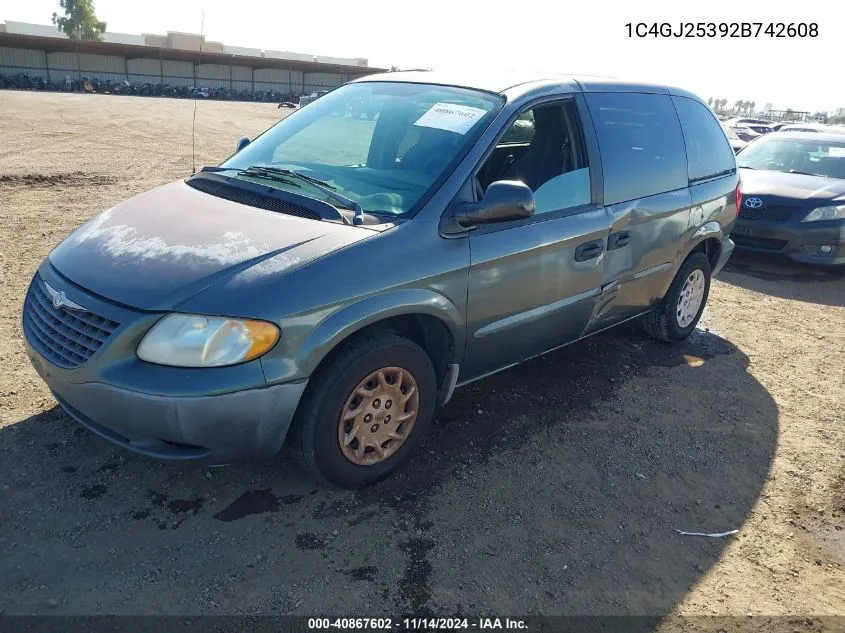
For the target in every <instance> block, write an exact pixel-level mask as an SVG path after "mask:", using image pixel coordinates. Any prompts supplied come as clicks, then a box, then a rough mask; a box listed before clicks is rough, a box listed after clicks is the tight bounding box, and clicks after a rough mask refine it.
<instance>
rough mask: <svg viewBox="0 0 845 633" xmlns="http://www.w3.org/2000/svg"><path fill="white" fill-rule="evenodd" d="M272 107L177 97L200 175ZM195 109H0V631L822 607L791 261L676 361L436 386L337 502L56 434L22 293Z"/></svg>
mask: <svg viewBox="0 0 845 633" xmlns="http://www.w3.org/2000/svg"><path fill="white" fill-rule="evenodd" d="M281 112H283V111H281V110H277V109H276V107H275V105H273V104H255V103H222V102H201V103H199V106H198V109H197V115H196V131H197V135H196V153H197V164H198V165H202V164H208V163H216V162H219V161H220V160H222V159H223V158H225V157H226V156H227V155H228V154H230V153H231V152H232V150H233V148H234V145H235V142H236V140H237V139H238V138H239V137H240V136H242V135H243V134H247V135H250V136H252V135H255V134H257V133H258V132H260V131H261V130H263V129H264V128H266V127H267V126H269V125H270V124H271V123H273V122H274V121H276V120H277V119H278V118H279V116H280V113H281ZM192 113H193V104H192V102H190V101H182V100H165V99H152V98H140V97H112V96H105V95H102V96H101V95H77V94H46V93H24V92H8V91H7V92H2V93H0V214H2V243H0V275H2V276H1V277H0V283H2V297H3V301H2V306H1V308H2V309H0V367H2V372H0V613H2V612H4V611H5V613H6V614H22V613H37V614H42V613H45V614H46V613H49V614H98V613H103V614H105V613H109V614H152V613H167V614H223V613H226V614H267V613H275V614H308V615H323V614H326V613H332V614H338V615H370V616H376V615H391V616H394V617H396V616H398V615H400V614H405V613H410V612H414V613H428V614H439V615H454V614H458V613H476V614H478V613H480V614H492V615H496V614H502V615H504V614H602V615H611V614H667V613H672V614H686V615H690V614H722V615H739V616H743V617H744V616H746V615H747V614H768V615H786V614H800V615H802V616H819V615H825V614H827V615H831V614H841V615H845V412H844V411H845V409H843V396H845V386H843V384H844V383H845V279H842V278H837V277H834V276H832V275H830V274H828V273H826V272H822V271H818V270H814V269H811V268H807V267H799V266H796V265H788V264H782V263H779V262H772V261H768V260H766V259H761V258H756V257H748V256H744V257H739V256H738V257H736V258H735V259H734V260H733V261H732V262H731V264H730V265H729V266H728V268H727V269H726V270H725V271H724V272H723V273H722V274H721V276H720V277H719V279H718V280H717V281H715V282H714V284H713V287H712V290H711V296H710V303H709V307H708V309H707V312H706V313H705V318H704V320H703V322H702V326H701V328H700V329H699V330H698V331H696V333H695V334H694V335H693V336H692V337H691V338H690V339H689V340H688V341H687V342H686V343H684V344H682V345H680V346H677V347H673V346H668V345H663V344H658V343H656V342H654V341H651V340H649V339H647V338H645V336H644V335H641V334H640V333H639V332H638V331H637V330H636V329H635V328H624V329H621V330H619V331H616V332H613V333H608V334H604V335H600V336H597V337H594V338H592V339H590V340H588V341H586V342H582V343H579V344H576V345H574V346H571V347H569V348H567V349H565V350H563V351H561V352H558V353H554V354H550V355H548V356H546V357H544V358H541V359H537V360H535V361H533V362H530V363H528V364H526V365H523V366H521V367H517V368H514V369H511V370H509V371H507V372H504V373H501V374H499V375H497V376H495V377H493V378H490V379H487V380H484V381H482V382H478V383H475V384H474V385H471V386H469V387H467V388H465V389H463V390H460V391H458V392H457V394H456V395H455V398H454V399H453V401H452V402H451V403H450V404H449V405H448V406H447V407H446V408H445V409H443V410H442V411H440V412H439V413H438V415H437V423H436V424H435V428H434V431H433V433H432V435H431V436H430V438H429V440H428V442H427V444H426V445H425V447H424V450H423V451H422V452H421V453H420V454H419V455H417V456H416V457H415V458H414V459H413V460H412V463H411V464H410V465H409V466H408V467H407V468H405V469H404V470H403V471H402V472H401V474H400V475H398V476H396V477H394V478H393V479H391V480H389V481H386V482H383V483H381V484H379V485H377V486H375V487H372V488H370V489H367V490H364V491H361V492H343V491H334V490H326V489H322V488H319V487H317V486H315V485H314V484H313V483H312V482H311V481H310V480H308V479H307V478H306V476H305V475H304V474H302V473H301V472H300V471H299V470H298V469H297V468H296V467H294V466H293V465H291V464H289V463H286V462H284V461H281V460H280V461H279V462H277V463H265V464H260V465H245V466H236V467H229V468H220V469H204V468H197V467H192V466H186V465H178V464H166V463H165V464H162V463H158V462H153V461H150V460H148V459H145V458H142V457H138V456H135V455H133V454H131V453H129V452H126V451H123V450H121V449H119V448H116V447H114V446H112V445H110V444H109V443H107V442H105V441H104V440H101V439H99V438H98V437H95V436H94V435H93V434H91V433H90V432H88V431H87V430H85V429H83V428H81V427H79V426H78V425H77V424H76V423H74V422H73V421H72V420H70V419H69V418H68V416H67V415H65V414H64V413H62V412H61V410H60V409H59V408H58V407H57V405H56V403H55V401H54V400H53V398H52V397H51V396H50V394H49V392H48V391H47V389H46V387H45V385H44V384H43V383H42V382H41V381H40V380H39V379H38V377H37V376H36V374H35V371H34V370H33V369H32V368H31V367H30V364H29V361H28V359H27V357H26V354H25V352H24V348H23V343H22V339H21V329H20V322H19V319H20V317H19V315H20V310H21V304H22V300H23V297H24V293H25V290H26V286H27V284H28V283H29V280H30V279H31V277H32V275H33V273H34V272H35V270H36V267H37V266H38V264H39V262H40V261H41V260H42V259H43V258H44V257H45V256H46V255H47V254H48V252H49V251H50V249H51V248H52V247H53V246H54V245H56V244H57V243H58V242H59V241H60V240H61V239H62V238H63V237H64V236H65V235H67V233H68V232H70V231H71V230H72V229H73V228H74V227H76V226H78V225H79V224H81V223H82V222H83V221H84V220H86V219H88V218H90V217H91V216H93V215H95V214H96V213H98V212H100V211H101V210H103V209H106V208H108V207H109V206H111V205H113V204H115V203H117V202H118V201H120V200H123V199H125V198H128V197H130V196H132V195H134V194H137V193H140V192H142V191H144V190H146V189H149V188H151V187H153V186H156V185H159V184H162V183H165V182H168V181H171V180H175V179H177V178H182V177H184V176H186V175H187V174H189V173H190V170H191V119H192ZM676 529H677V530H687V531H693V532H723V531H727V530H733V529H738V530H739V533H738V534H737V535H735V536H731V537H727V538H719V539H711V538H701V537H694V536H681V535H679V534H678V533H677V532H676V531H675V530H676ZM812 622H813V620H812V617H810V618H807V619H806V620H805V619H801V620H800V622H798V624H796V625H795V627H794V628H801V629H802V630H803V629H804V628H805V627H806V628H807V629H808V630H809V628H812ZM805 623H806V624H805ZM812 630H817V629H815V628H812Z"/></svg>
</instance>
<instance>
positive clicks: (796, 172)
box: [784, 169, 821, 176]
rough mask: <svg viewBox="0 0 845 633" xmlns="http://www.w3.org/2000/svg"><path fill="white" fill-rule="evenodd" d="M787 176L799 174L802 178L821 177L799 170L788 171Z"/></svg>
mask: <svg viewBox="0 0 845 633" xmlns="http://www.w3.org/2000/svg"><path fill="white" fill-rule="evenodd" d="M784 173H785V174H799V175H800V176H820V175H821V174H811V173H810V172H808V171H798V170H797V169H788V170H786V171H785V172H784Z"/></svg>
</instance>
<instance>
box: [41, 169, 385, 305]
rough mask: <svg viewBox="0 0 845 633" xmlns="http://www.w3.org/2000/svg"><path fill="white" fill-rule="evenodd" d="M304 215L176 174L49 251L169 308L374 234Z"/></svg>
mask: <svg viewBox="0 0 845 633" xmlns="http://www.w3.org/2000/svg"><path fill="white" fill-rule="evenodd" d="M375 234H376V233H375V232H374V231H371V230H369V229H365V228H360V227H355V226H348V225H342V224H335V223H332V222H324V221H319V220H308V219H303V218H298V217H294V216H290V215H284V214H281V213H275V212H273V211H266V210H264V209H256V208H253V207H249V206H246V205H243V204H240V203H237V202H231V201H229V200H224V199H222V198H217V197H215V196H212V195H209V194H207V193H203V192H201V191H198V190H196V189H194V188H192V187H190V186H188V185H186V184H185V182H184V181H178V182H174V183H171V184H168V185H164V186H162V187H159V188H157V189H153V190H151V191H148V192H146V193H143V194H141V195H139V196H136V197H135V198H131V199H130V200H127V201H126V202H123V203H121V204H119V205H117V206H115V207H113V208H111V209H109V210H108V211H105V212H103V213H101V214H100V215H98V216H97V217H95V218H93V219H92V220H90V221H88V222H87V223H85V224H83V225H82V226H81V227H79V228H78V229H76V231H74V232H73V233H71V234H70V235H69V236H68V237H67V239H65V240H64V241H63V242H62V243H61V244H59V245H58V246H57V247H56V248H55V250H53V252H52V253H50V257H49V259H50V263H51V264H52V265H53V266H54V267H55V268H56V269H57V270H58V271H59V272H60V273H61V274H62V275H64V276H65V277H67V278H68V279H70V280H71V281H72V282H74V283H76V284H78V285H80V286H82V287H83V288H86V289H87V290H90V291H91V292H94V293H96V294H99V295H101V296H103V297H105V298H107V299H111V300H113V301H117V302H119V303H122V304H124V305H128V306H133V307H136V308H140V309H143V310H169V309H173V308H176V307H177V306H178V305H179V304H180V303H182V302H184V301H185V300H187V299H189V298H190V297H192V296H194V295H196V294H197V293H198V292H201V291H203V290H205V289H207V288H209V287H210V286H212V285H214V284H218V283H221V282H224V281H225V280H228V279H230V278H231V277H233V276H234V275H238V274H240V277H241V279H243V278H247V279H249V278H253V277H254V278H256V280H257V279H260V278H265V277H267V276H270V275H275V276H280V275H284V274H288V273H289V272H292V271H293V270H295V269H296V268H299V267H301V266H304V265H305V264H307V263H308V262H310V261H313V260H314V259H316V258H318V257H321V256H323V255H326V254H328V253H330V252H331V251H334V250H337V249H339V248H343V247H344V246H348V245H349V244H352V243H354V242H357V241H359V240H362V239H364V238H367V237H370V236H372V235H375Z"/></svg>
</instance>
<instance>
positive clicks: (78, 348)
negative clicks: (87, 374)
mask: <svg viewBox="0 0 845 633" xmlns="http://www.w3.org/2000/svg"><path fill="white" fill-rule="evenodd" d="M118 325H120V324H119V323H117V322H116V321H112V320H111V319H107V318H106V317H103V316H99V315H97V314H94V313H93V312H82V311H80V310H70V309H66V308H54V307H53V302H52V300H51V299H50V297H49V296H48V295H47V292H46V291H45V290H44V286H43V282H42V281H41V280H40V278H39V277H36V278H35V280H33V282H32V284H31V285H30V287H29V292H28V293H27V295H26V300H25V302H24V308H23V330H24V334H25V335H26V338H27V340H28V341H29V344H30V345H32V347H33V348H34V349H35V350H36V351H38V353H39V354H41V355H42V356H43V357H44V358H46V359H47V360H49V361H50V362H51V363H53V364H54V365H57V366H58V367H62V368H64V369H75V368H77V367H79V366H80V365H82V363H84V362H85V361H87V360H88V359H89V358H91V356H92V355H93V354H94V352H96V351H97V350H98V349H99V348H100V346H101V345H102V344H103V343H105V342H106V340H107V339H108V338H109V336H111V333H112V332H114V330H115V328H117V326H118Z"/></svg>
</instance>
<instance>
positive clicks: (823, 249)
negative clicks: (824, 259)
mask: <svg viewBox="0 0 845 633" xmlns="http://www.w3.org/2000/svg"><path fill="white" fill-rule="evenodd" d="M832 252H833V247H832V246H831V245H830V244H823V245H821V246H819V253H821V254H822V255H830V254H831V253H832Z"/></svg>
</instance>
